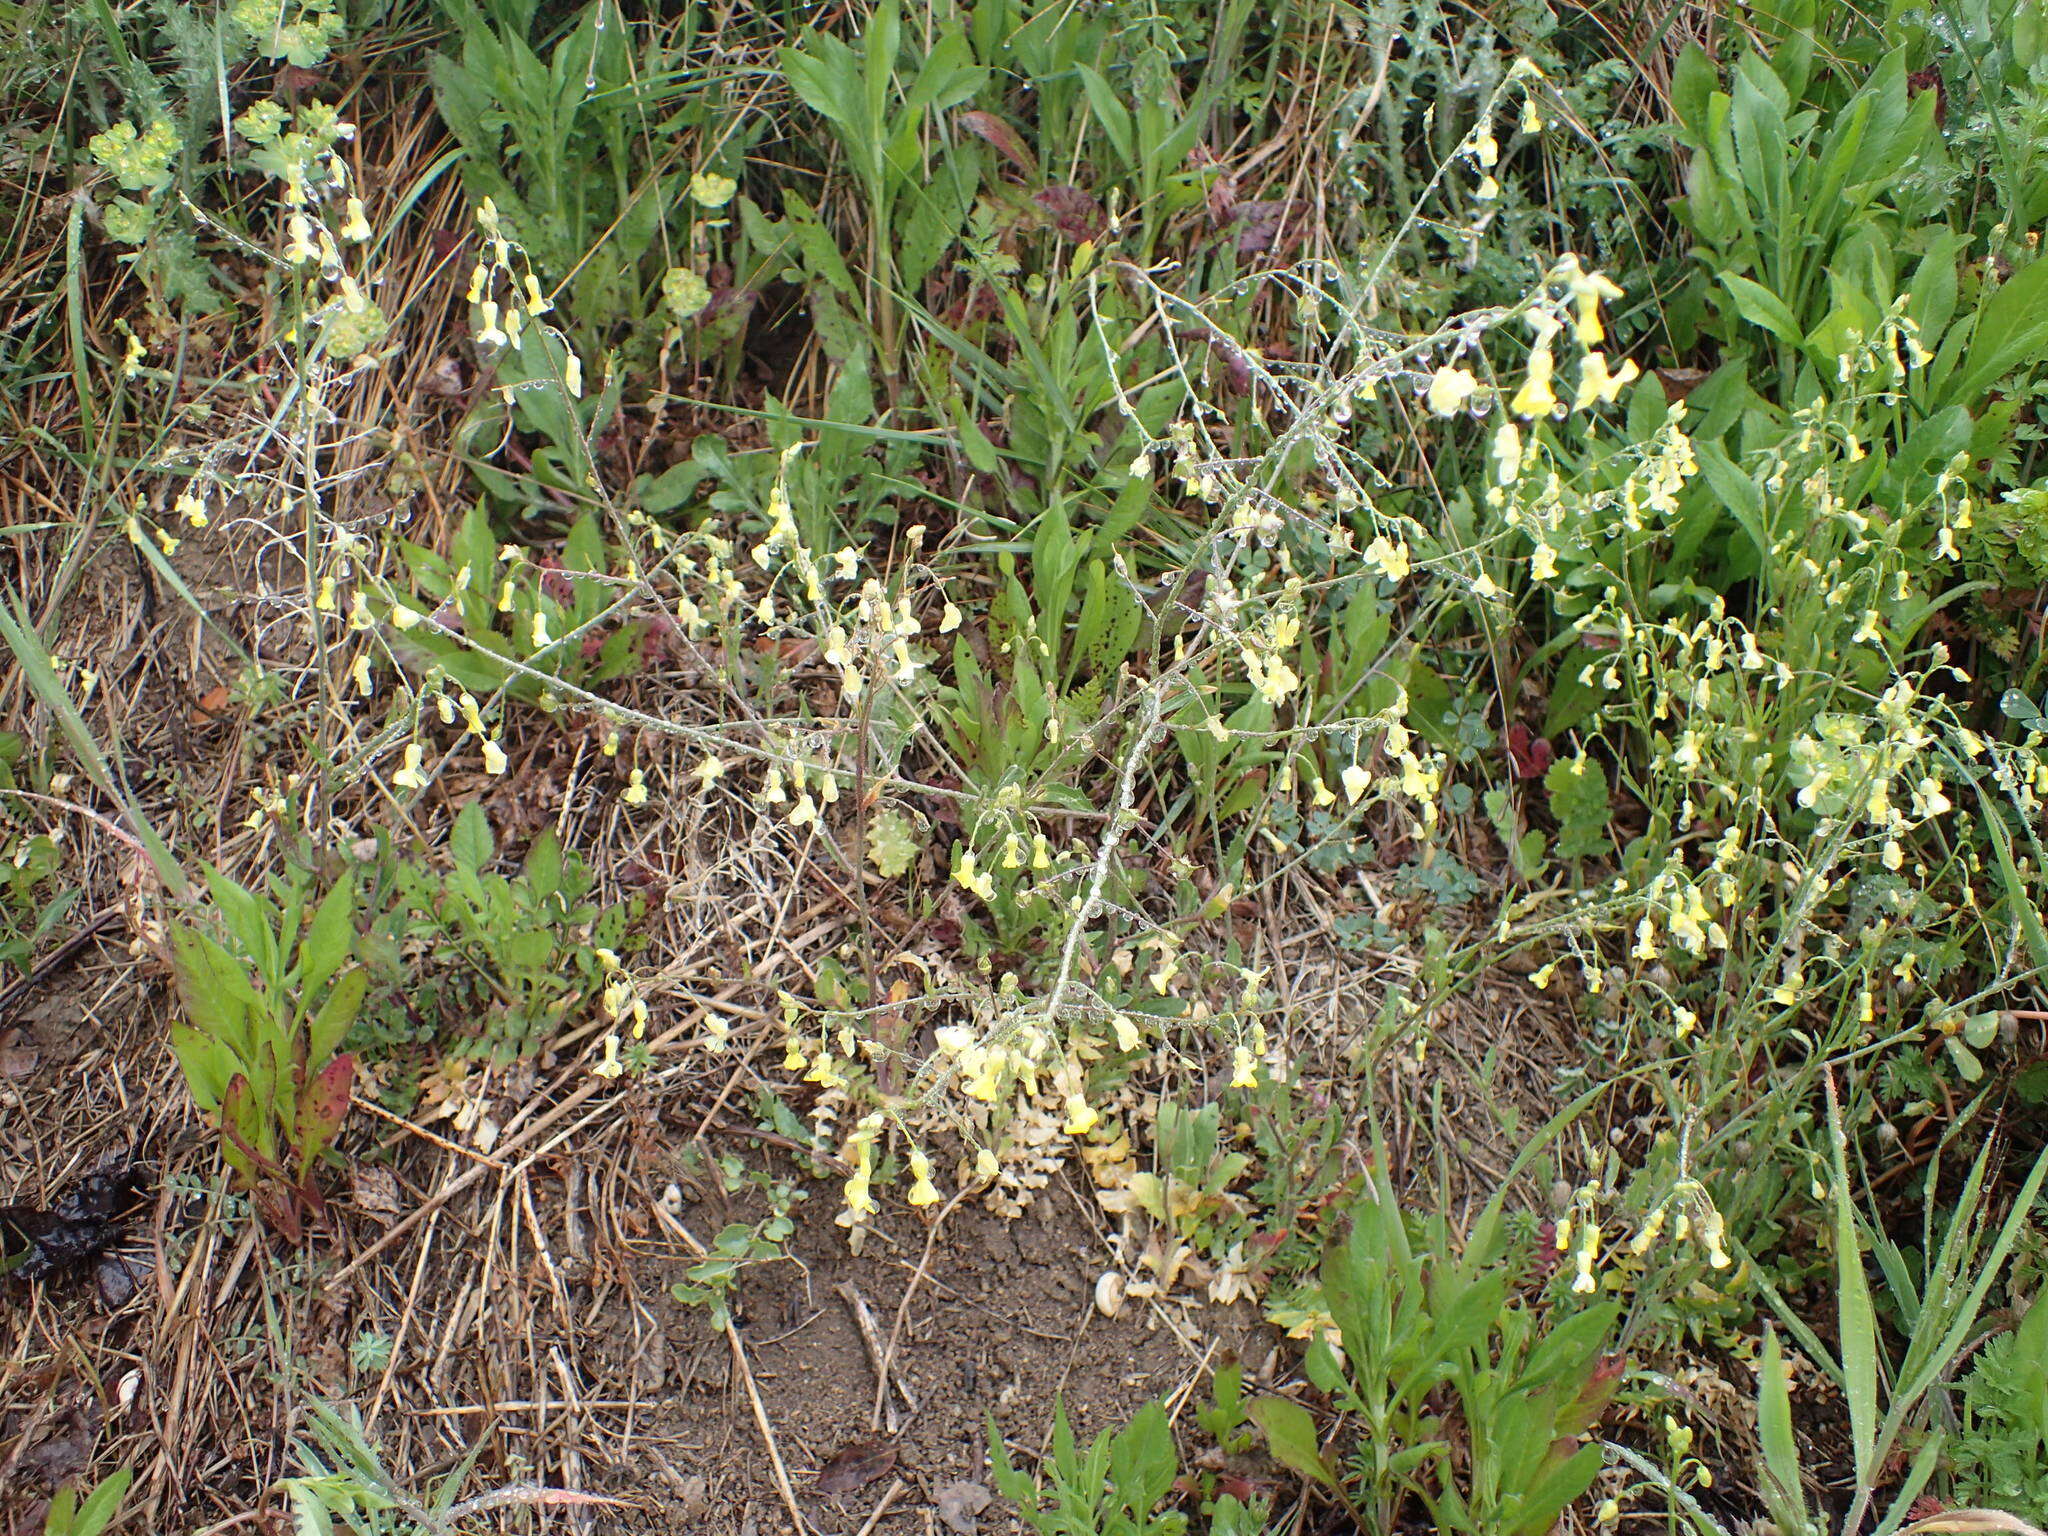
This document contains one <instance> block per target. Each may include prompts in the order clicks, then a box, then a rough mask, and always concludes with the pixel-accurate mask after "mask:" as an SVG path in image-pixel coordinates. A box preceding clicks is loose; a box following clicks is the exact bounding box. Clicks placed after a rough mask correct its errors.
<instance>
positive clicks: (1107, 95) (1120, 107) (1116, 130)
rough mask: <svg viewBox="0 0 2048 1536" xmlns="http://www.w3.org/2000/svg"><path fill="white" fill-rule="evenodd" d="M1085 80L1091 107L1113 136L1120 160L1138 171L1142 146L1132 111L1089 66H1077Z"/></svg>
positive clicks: (1103, 129)
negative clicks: (1139, 153)
mask: <svg viewBox="0 0 2048 1536" xmlns="http://www.w3.org/2000/svg"><path fill="white" fill-rule="evenodd" d="M1074 68H1075V72H1076V73H1077V74H1079V75H1080V77H1081V88H1082V90H1084V91H1085V92H1087V94H1088V107H1089V110H1090V111H1091V112H1093V113H1094V114H1095V120H1096V122H1098V123H1100V124H1101V125H1102V131H1103V132H1104V133H1105V134H1107V135H1108V136H1109V142H1110V146H1111V147H1112V148H1113V149H1115V150H1116V152H1117V156H1118V158H1119V159H1121V160H1122V161H1123V163H1124V164H1125V165H1126V166H1127V167H1129V168H1130V169H1132V170H1136V169H1137V168H1138V145H1137V137H1136V130H1135V129H1134V127H1133V126H1132V123H1131V114H1130V110H1129V109H1128V108H1127V107H1125V106H1124V104H1123V103H1122V102H1121V101H1119V100H1117V95H1116V92H1115V91H1114V90H1113V89H1111V87H1110V84H1109V82H1108V81H1107V80H1105V79H1103V78H1102V76H1101V75H1100V74H1098V73H1096V72H1095V71H1094V70H1093V69H1090V68H1089V67H1088V66H1087V65H1086V64H1077V65H1075V66H1074Z"/></svg>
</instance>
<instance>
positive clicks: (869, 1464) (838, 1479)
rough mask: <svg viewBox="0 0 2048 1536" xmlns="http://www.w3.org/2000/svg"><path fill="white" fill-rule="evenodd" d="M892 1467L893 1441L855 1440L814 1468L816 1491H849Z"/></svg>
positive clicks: (863, 1486) (894, 1446) (893, 1469)
mask: <svg viewBox="0 0 2048 1536" xmlns="http://www.w3.org/2000/svg"><path fill="white" fill-rule="evenodd" d="M895 1470H896V1442H895V1441H893V1440H856V1441H854V1442H853V1443H852V1444H851V1445H847V1446H842V1447H841V1448H840V1449H839V1451H838V1453H837V1454H836V1455H834V1456H833V1458H832V1459H831V1460H830V1461H828V1462H826V1463H825V1465H824V1466H822V1467H820V1468H818V1482H817V1489H818V1492H820V1493H852V1492H853V1491H854V1490H855V1489H856V1488H865V1487H867V1485H868V1484H869V1483H872V1482H874V1481H875V1480H876V1479H878V1478H883V1477H887V1476H888V1475H889V1474H890V1473H891V1472H894V1471H895Z"/></svg>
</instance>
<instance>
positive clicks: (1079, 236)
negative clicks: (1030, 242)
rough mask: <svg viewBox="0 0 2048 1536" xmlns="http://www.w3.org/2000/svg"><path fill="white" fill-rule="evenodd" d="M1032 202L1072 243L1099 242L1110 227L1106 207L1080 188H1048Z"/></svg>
mask: <svg viewBox="0 0 2048 1536" xmlns="http://www.w3.org/2000/svg"><path fill="white" fill-rule="evenodd" d="M1031 201H1032V202H1034V203H1036V204H1037V205H1038V206H1039V209H1040V210H1041V211H1042V212H1043V213H1044V214H1045V216H1046V217H1047V218H1048V219H1050V220H1051V221H1052V227H1053V228H1054V229H1056V230H1058V231H1059V232H1060V233H1061V234H1062V235H1065V236H1066V237H1067V238H1068V239H1069V240H1073V241H1076V242H1078V241H1082V240H1094V239H1098V238H1099V237H1100V236H1101V234H1102V231H1103V229H1104V228H1105V227H1106V225H1105V221H1104V220H1103V217H1102V204H1100V203H1098V202H1097V201H1095V199H1094V198H1092V197H1090V196H1089V195H1088V194H1087V193H1086V192H1083V191H1082V190H1081V189H1080V188H1079V187H1067V186H1060V187H1047V188H1046V189H1045V190H1044V191H1043V192H1040V193H1038V194H1037V195H1036V196H1034V197H1033V198H1032V199H1031Z"/></svg>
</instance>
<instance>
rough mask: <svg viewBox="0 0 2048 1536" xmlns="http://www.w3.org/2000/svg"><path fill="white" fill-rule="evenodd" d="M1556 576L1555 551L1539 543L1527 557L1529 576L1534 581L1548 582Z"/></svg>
mask: <svg viewBox="0 0 2048 1536" xmlns="http://www.w3.org/2000/svg"><path fill="white" fill-rule="evenodd" d="M1556 575H1557V551H1556V550H1554V549H1552V548H1551V547H1550V546H1549V545H1548V544H1542V543H1539V544H1538V545H1537V546H1536V548H1535V549H1534V550H1533V551H1531V553H1530V555H1529V576H1530V578H1531V579H1532V580H1535V581H1549V580H1551V579H1552V578H1553V577H1555V576H1556Z"/></svg>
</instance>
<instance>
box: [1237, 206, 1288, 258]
mask: <svg viewBox="0 0 2048 1536" xmlns="http://www.w3.org/2000/svg"><path fill="white" fill-rule="evenodd" d="M1293 206H1294V205H1293V204H1292V203H1288V202H1265V203H1239V204H1238V205H1237V211H1238V213H1239V214H1240V215H1242V216H1243V218H1244V228H1243V229H1240V230H1239V231H1238V232H1237V254H1238V255H1240V256H1259V255H1263V254H1264V253H1265V252H1267V251H1270V250H1272V249H1274V247H1275V246H1277V245H1279V244H1281V239H1280V233H1281V228H1282V226H1283V225H1284V224H1285V223H1286V221H1287V215H1288V213H1289V211H1290V210H1291V209H1292V208H1293ZM1300 238H1301V236H1300V233H1299V231H1296V232H1295V233H1294V234H1293V236H1292V239H1291V240H1290V241H1289V242H1287V243H1289V244H1292V243H1293V242H1294V241H1298V240H1299V239H1300Z"/></svg>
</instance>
